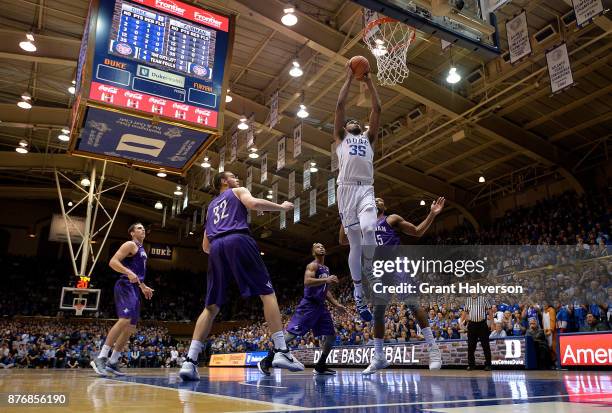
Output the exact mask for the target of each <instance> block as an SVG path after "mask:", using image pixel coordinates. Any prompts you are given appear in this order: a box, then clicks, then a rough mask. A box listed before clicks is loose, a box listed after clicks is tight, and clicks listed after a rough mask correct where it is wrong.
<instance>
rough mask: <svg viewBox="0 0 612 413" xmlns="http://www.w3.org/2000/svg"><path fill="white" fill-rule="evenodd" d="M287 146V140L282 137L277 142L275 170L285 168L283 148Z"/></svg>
mask: <svg viewBox="0 0 612 413" xmlns="http://www.w3.org/2000/svg"><path fill="white" fill-rule="evenodd" d="M286 145H287V138H286V137H284V136H283V137H282V138H280V139H279V140H278V143H277V147H278V156H277V158H276V170H277V171H280V170H281V169H283V168H284V167H285V147H286Z"/></svg>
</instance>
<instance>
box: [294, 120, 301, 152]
mask: <svg viewBox="0 0 612 413" xmlns="http://www.w3.org/2000/svg"><path fill="white" fill-rule="evenodd" d="M301 154H302V122H300V123H299V124H298V125H297V126H296V127H295V128H293V159H297V157H298V156H300V155H301Z"/></svg>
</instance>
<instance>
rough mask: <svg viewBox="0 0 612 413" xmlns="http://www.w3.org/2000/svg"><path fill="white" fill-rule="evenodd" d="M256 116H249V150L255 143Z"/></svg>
mask: <svg viewBox="0 0 612 413" xmlns="http://www.w3.org/2000/svg"><path fill="white" fill-rule="evenodd" d="M254 117H255V115H251V116H249V121H248V122H249V129H247V132H246V141H247V144H246V147H247V150H248V149H249V148H250V147H251V146H253V145H255V128H254V127H253V126H254V125H253V124H254V123H255V119H254Z"/></svg>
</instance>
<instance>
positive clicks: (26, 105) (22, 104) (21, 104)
mask: <svg viewBox="0 0 612 413" xmlns="http://www.w3.org/2000/svg"><path fill="white" fill-rule="evenodd" d="M17 106H19V107H20V108H21V109H32V104H31V103H30V102H28V101H27V100H20V101H19V102H17Z"/></svg>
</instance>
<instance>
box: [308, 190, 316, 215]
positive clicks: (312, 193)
mask: <svg viewBox="0 0 612 413" xmlns="http://www.w3.org/2000/svg"><path fill="white" fill-rule="evenodd" d="M316 213H317V188H314V189H313V190H312V191H310V209H309V211H308V216H309V217H311V216H313V215H314V214H316Z"/></svg>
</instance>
